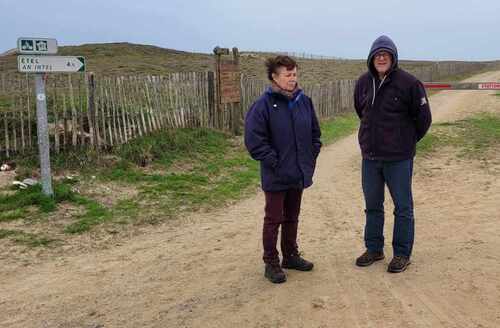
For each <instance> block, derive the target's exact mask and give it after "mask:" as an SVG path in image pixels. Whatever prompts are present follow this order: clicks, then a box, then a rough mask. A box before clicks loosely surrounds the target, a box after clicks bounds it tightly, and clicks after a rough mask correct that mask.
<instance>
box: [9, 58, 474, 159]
mask: <svg viewBox="0 0 500 328" xmlns="http://www.w3.org/2000/svg"><path fill="white" fill-rule="evenodd" d="M480 68H481V67H480V63H466V65H465V64H464V65H458V64H456V65H453V64H449V65H448V64H443V63H440V64H437V65H434V66H432V67H430V68H426V69H424V70H421V71H420V72H413V73H414V74H415V75H417V76H418V77H419V78H420V79H422V80H426V81H435V80H439V79H442V78H443V77H445V76H446V75H454V74H461V73H465V72H469V71H476V70H478V69H480ZM214 78H215V76H214V73H213V72H195V73H173V74H169V75H165V76H128V77H106V76H94V75H92V74H70V75H61V74H51V75H49V76H48V79H47V82H46V85H47V110H48V121H49V139H50V144H51V148H52V150H53V151H55V152H60V151H62V150H65V149H69V148H75V147H93V148H96V149H103V148H109V147H113V146H116V145H119V144H123V143H127V142H128V141H130V140H132V139H134V138H137V137H140V136H143V135H146V134H149V133H151V132H153V131H158V130H162V129H173V128H181V127H190V128H197V127H206V128H213V129H218V130H221V131H227V132H232V133H241V132H242V131H241V130H242V126H243V119H244V115H245V112H246V110H247V109H248V108H249V107H250V105H251V104H252V103H253V102H254V101H255V100H256V99H257V98H258V97H259V96H260V95H261V94H262V92H263V91H264V90H265V88H266V87H267V86H268V82H267V81H261V80H255V79H249V78H246V77H244V76H242V78H241V103H240V104H236V105H235V104H229V105H217V104H216V103H215V99H218V98H217V97H216V88H215V87H214V86H215V82H214ZM354 83H355V81H353V80H341V81H332V82H329V83H323V84H308V85H302V87H303V88H304V91H305V93H306V94H307V95H309V96H310V97H311V98H312V100H313V103H314V105H315V109H316V112H317V114H318V116H319V118H320V119H325V118H331V117H333V116H335V115H337V114H338V113H342V112H346V111H351V110H352V109H353V99H352V98H353V97H352V94H353V89H354ZM33 89H34V81H33V77H32V76H31V75H22V74H13V75H6V74H1V75H0V158H1V157H10V156H12V154H14V153H19V152H20V153H23V152H25V151H27V150H31V149H33V148H34V147H36V145H37V138H36V109H35V107H36V103H35V95H34V90H33Z"/></svg>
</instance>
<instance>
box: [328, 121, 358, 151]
mask: <svg viewBox="0 0 500 328" xmlns="http://www.w3.org/2000/svg"><path fill="white" fill-rule="evenodd" d="M358 126H359V119H358V117H357V116H356V114H355V113H348V114H344V115H339V116H337V117H335V118H333V119H330V120H326V121H323V122H321V140H322V142H323V143H324V144H326V145H327V144H330V143H332V142H335V141H336V140H338V139H340V138H342V137H345V136H348V135H350V134H351V133H353V132H354V131H356V129H357V128H358Z"/></svg>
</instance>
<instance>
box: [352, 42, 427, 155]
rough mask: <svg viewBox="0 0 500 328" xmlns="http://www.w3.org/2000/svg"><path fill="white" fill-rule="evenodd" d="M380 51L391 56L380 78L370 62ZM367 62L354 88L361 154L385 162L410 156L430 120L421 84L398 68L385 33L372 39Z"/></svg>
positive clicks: (395, 52) (394, 50) (392, 45)
mask: <svg viewBox="0 0 500 328" xmlns="http://www.w3.org/2000/svg"><path fill="white" fill-rule="evenodd" d="M380 50H385V51H387V52H389V53H390V54H391V55H392V67H391V69H390V70H389V72H388V73H387V74H386V76H385V78H384V79H382V80H380V78H379V76H378V73H377V71H376V69H375V67H374V65H373V57H374V55H375V53H377V52H378V51H380ZM367 65H368V72H366V73H365V74H363V75H361V77H360V78H359V79H358V81H357V82H356V86H355V89H354V107H355V109H356V113H357V114H358V116H359V118H360V120H361V123H360V127H359V133H358V139H359V145H360V148H361V153H362V156H363V158H365V159H371V160H387V161H395V160H405V159H410V158H413V157H414V156H415V149H416V144H417V142H418V141H419V140H420V139H422V138H423V136H424V135H425V134H426V132H427V130H428V129H429V127H430V124H431V120H432V119H431V112H430V107H429V102H428V99H427V95H426V93H425V89H424V86H423V84H422V83H421V82H420V81H419V80H418V79H417V78H416V77H414V76H413V75H411V74H409V73H407V72H405V71H404V70H402V69H400V68H399V67H398V51H397V48H396V45H395V44H394V42H393V41H392V40H391V39H390V38H389V37H387V36H381V37H379V38H377V39H376V40H375V41H374V42H373V45H372V47H371V49H370V53H369V55H368V60H367Z"/></svg>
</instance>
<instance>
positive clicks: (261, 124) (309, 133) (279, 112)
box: [245, 88, 321, 191]
mask: <svg viewBox="0 0 500 328" xmlns="http://www.w3.org/2000/svg"><path fill="white" fill-rule="evenodd" d="M320 136H321V131H320V128H319V124H318V119H317V117H316V113H315V111H314V107H313V104H312V101H311V99H310V98H309V97H307V96H306V95H305V94H304V93H303V92H302V90H299V91H297V92H296V93H295V94H294V97H293V99H288V98H287V97H286V96H284V95H282V94H280V93H276V92H273V91H272V89H271V88H268V89H267V90H266V91H265V92H264V94H263V95H262V96H261V97H260V98H259V99H257V101H255V103H253V105H252V106H251V107H250V109H249V111H248V113H247V115H246V118H245V146H246V147H247V149H248V152H249V153H250V156H252V158H253V159H255V160H258V161H260V173H261V183H262V189H263V190H264V191H284V190H287V189H291V188H299V189H301V188H307V187H309V186H310V185H311V184H312V176H313V174H314V169H315V166H316V158H317V157H318V154H319V152H320V148H321V142H320Z"/></svg>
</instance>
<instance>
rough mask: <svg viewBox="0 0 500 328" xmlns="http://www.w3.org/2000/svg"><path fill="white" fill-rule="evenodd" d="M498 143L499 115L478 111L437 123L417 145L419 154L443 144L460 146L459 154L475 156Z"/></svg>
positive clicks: (436, 148)
mask: <svg viewBox="0 0 500 328" xmlns="http://www.w3.org/2000/svg"><path fill="white" fill-rule="evenodd" d="M499 144H500V115H498V114H490V113H479V114H476V115H474V116H472V117H470V118H467V119H464V120H460V121H457V122H453V123H438V124H434V125H433V126H432V130H431V132H430V133H428V134H427V135H426V136H425V137H424V138H423V139H422V140H421V141H420V142H419V143H418V145H417V151H418V152H419V153H421V154H429V153H431V152H433V151H436V150H438V149H439V148H440V147H443V146H454V147H458V148H460V156H465V157H471V158H477V157H480V156H482V155H483V154H484V153H485V152H486V151H487V150H488V149H490V148H491V147H495V146H498V145H499Z"/></svg>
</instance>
